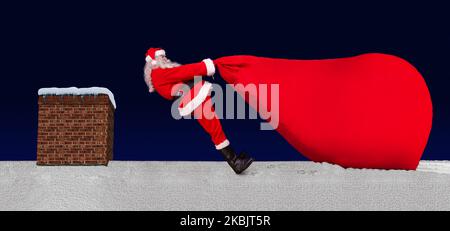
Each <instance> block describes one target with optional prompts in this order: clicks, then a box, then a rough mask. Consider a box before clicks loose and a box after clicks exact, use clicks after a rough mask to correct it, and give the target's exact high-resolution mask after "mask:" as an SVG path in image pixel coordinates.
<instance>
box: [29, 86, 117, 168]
mask: <svg viewBox="0 0 450 231" xmlns="http://www.w3.org/2000/svg"><path fill="white" fill-rule="evenodd" d="M38 95H39V99H38V107H39V112H38V134H37V164H38V165H108V161H109V160H112V158H113V143H114V111H115V107H116V105H115V101H114V96H113V94H112V93H111V92H110V91H109V90H108V89H106V88H98V87H92V88H75V87H72V88H42V89H40V90H39V92H38Z"/></svg>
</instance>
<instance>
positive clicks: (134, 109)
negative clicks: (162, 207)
mask: <svg viewBox="0 0 450 231" xmlns="http://www.w3.org/2000/svg"><path fill="white" fill-rule="evenodd" d="M1 4H2V5H1V7H0V11H1V12H0V23H1V30H2V33H1V34H0V40H1V43H0V48H1V52H0V57H1V64H0V65H1V68H0V73H1V74H0V75H1V85H2V88H1V91H0V100H1V108H2V109H1V113H0V145H1V146H2V147H1V148H0V160H33V159H35V156H36V138H37V137H36V136H37V90H38V89H39V88H41V87H53V86H57V87H70V86H77V87H90V86H101V87H107V88H109V89H110V90H111V91H112V92H113V93H114V94H115V97H116V101H117V105H118V108H117V111H116V114H115V115H116V121H115V126H116V129H115V144H114V145H115V147H114V155H115V159H119V160H221V157H220V156H219V155H218V154H217V153H216V152H215V150H214V149H213V146H212V144H211V143H210V140H209V137H208V136H207V135H206V133H204V132H203V130H202V129H201V127H200V126H199V125H198V124H197V123H196V122H195V121H191V120H185V121H175V120H173V119H172V117H171V116H170V106H171V102H168V101H165V100H164V99H162V98H161V97H159V96H158V95H150V94H148V92H147V89H146V86H145V84H144V82H143V80H142V67H143V65H144V62H145V61H144V53H145V51H146V49H147V48H148V47H150V46H161V47H164V48H165V49H166V51H167V52H168V55H170V58H171V59H173V60H176V61H178V62H181V63H189V62H197V61H200V60H202V59H203V58H206V57H210V58H213V59H214V58H218V57H222V56H226V55H235V54H251V55H257V56H266V57H280V58H292V59H319V58H336V57H346V56H353V55H357V54H361V53H367V52H383V53H389V54H394V55H398V56H400V57H403V58H405V59H407V60H408V61H409V62H411V63H412V64H413V65H415V66H416V67H417V68H418V70H419V71H420V72H421V73H422V74H423V76H424V78H425V80H426V82H427V84H428V86H429V89H430V92H431V96H432V100H433V106H434V118H433V128H432V132H431V136H430V140H429V143H428V146H427V148H426V150H425V153H424V156H423V159H450V148H449V146H448V144H447V142H448V140H449V138H450V137H449V132H450V124H449V118H450V117H449V116H450V114H449V108H450V107H449V106H450V99H449V98H450V97H449V96H450V93H449V86H450V84H449V83H450V80H449V78H450V69H449V62H448V60H449V58H448V57H449V54H450V30H448V22H449V21H450V19H449V18H445V17H448V16H446V15H445V14H444V13H446V12H443V11H441V10H439V9H445V7H442V6H433V7H432V6H424V5H411V3H406V2H405V3H397V4H395V5H394V4H392V3H391V4H384V5H376V4H368V3H365V2H364V3H363V4H361V3H360V4H355V3H348V4H345V5H342V4H339V5H338V4H337V3H334V4H331V3H320V4H317V5H311V4H303V3H298V2H297V3H295V4H294V3H289V2H282V1H275V2H274V1H269V2H267V3H266V2H264V1H258V3H256V2H255V3H250V2H249V3H245V1H239V2H232V1H224V2H222V3H218V2H216V1H209V2H198V3H196V4H195V5H191V4H192V3H189V4H187V3H183V4H181V3H167V4H164V3H155V2H154V1H146V3H145V4H139V3H128V2H127V3H125V2H123V3H114V2H109V1H105V2H101V1H95V2H94V1H89V2H80V1H73V2H72V1H70V2H69V1H59V2H51V1H46V2H45V3H42V2H16V3H1ZM11 4H14V5H11ZM176 4H178V5H177V6H176ZM179 4H181V5H179ZM163 23H164V24H163ZM219 82H220V83H222V84H223V82H221V81H219ZM223 126H224V128H225V131H226V132H227V135H228V136H229V138H230V140H231V142H232V143H233V144H234V146H235V147H236V149H239V150H246V151H247V152H249V153H250V154H251V155H253V156H255V157H256V159H257V160H303V159H304V158H303V157H302V156H301V155H300V154H299V153H297V152H296V151H295V150H294V149H293V148H292V147H291V146H289V144H287V142H286V141H284V140H283V139H282V138H281V136H280V135H278V134H277V133H276V132H275V131H260V130H259V129H258V128H259V121H254V120H253V121H252V120H228V121H223ZM181 137H191V138H192V139H190V140H182V139H181Z"/></svg>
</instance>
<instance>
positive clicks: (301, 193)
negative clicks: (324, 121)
mask: <svg viewBox="0 0 450 231" xmlns="http://www.w3.org/2000/svg"><path fill="white" fill-rule="evenodd" d="M0 210H162V211H168V210H177V211H178V210H194V211H196V210H233V211H239V210H263V211H268V210H269V211H278V210H450V162H449V161H421V162H420V166H419V168H418V170H417V171H401V170H389V171H386V170H369V169H344V168H341V167H339V166H337V165H331V164H326V163H313V162H308V161H292V162H255V163H253V165H252V166H250V168H249V169H247V171H245V172H244V174H242V175H236V174H234V172H232V170H231V169H230V168H229V167H228V165H227V164H226V162H223V161H218V162H215V161H212V162H211V161H207V162H194V161H192V162H190V161H184V162H179V161H165V162H164V161H163V162H162V161H145V162H144V161H142V162H138V161H134V162H133V161H112V162H110V164H109V166H108V167H105V166H89V167H87V166H78V167H69V166H36V163H35V162H34V161H14V162H13V161H8V162H0Z"/></svg>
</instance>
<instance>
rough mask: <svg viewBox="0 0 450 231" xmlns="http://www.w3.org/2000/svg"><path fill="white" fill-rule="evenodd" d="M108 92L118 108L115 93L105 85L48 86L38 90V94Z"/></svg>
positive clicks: (92, 93)
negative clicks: (78, 86)
mask: <svg viewBox="0 0 450 231" xmlns="http://www.w3.org/2000/svg"><path fill="white" fill-rule="evenodd" d="M98 94H107V95H108V97H109V100H110V101H111V103H112V105H113V106H114V108H116V101H115V100H114V95H113V93H112V92H111V91H110V90H109V89H108V88H104V87H89V88H77V87H65V88H60V87H48V88H41V89H39V90H38V95H98Z"/></svg>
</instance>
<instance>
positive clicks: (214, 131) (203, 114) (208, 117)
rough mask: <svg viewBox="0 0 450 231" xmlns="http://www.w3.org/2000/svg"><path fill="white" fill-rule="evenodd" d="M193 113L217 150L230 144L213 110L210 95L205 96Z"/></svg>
mask: <svg viewBox="0 0 450 231" xmlns="http://www.w3.org/2000/svg"><path fill="white" fill-rule="evenodd" d="M193 115H194V118H195V119H196V120H197V121H198V123H199V124H200V125H201V126H202V127H203V129H204V130H205V131H206V132H207V133H208V134H209V135H210V136H211V140H212V142H213V143H214V145H215V147H216V149H217V150H220V149H222V148H225V147H226V146H228V145H229V144H230V142H229V141H228V139H227V137H226V136H225V133H224V132H223V129H222V125H221V124H220V120H219V118H218V117H217V114H216V112H215V111H214V106H213V104H212V102H211V97H210V96H207V98H206V99H205V101H203V103H202V104H201V106H199V107H197V108H196V109H195V110H194V112H193Z"/></svg>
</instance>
